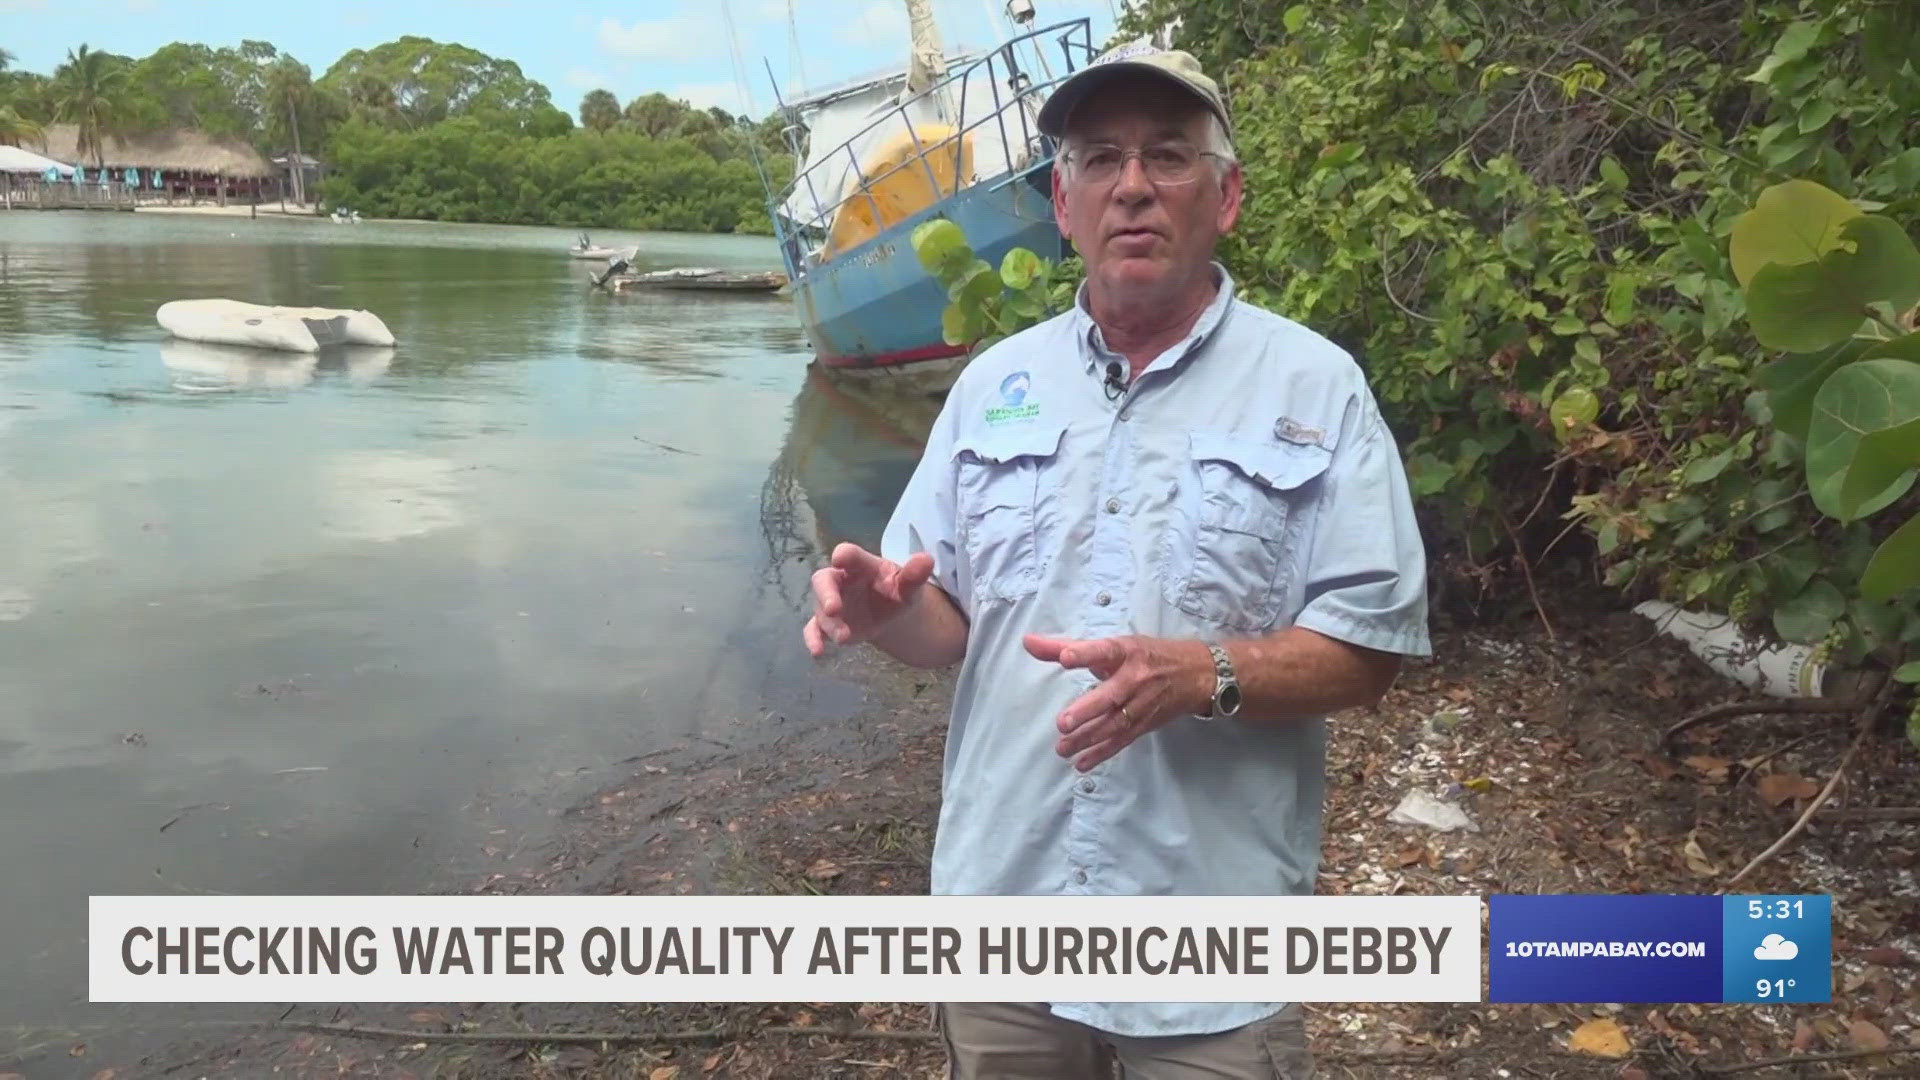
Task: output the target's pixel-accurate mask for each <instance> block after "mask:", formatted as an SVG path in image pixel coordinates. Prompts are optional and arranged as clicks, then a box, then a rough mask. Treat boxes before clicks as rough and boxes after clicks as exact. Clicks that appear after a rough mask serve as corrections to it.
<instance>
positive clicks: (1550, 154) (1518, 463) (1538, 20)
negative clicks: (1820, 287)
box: [1123, 0, 1920, 664]
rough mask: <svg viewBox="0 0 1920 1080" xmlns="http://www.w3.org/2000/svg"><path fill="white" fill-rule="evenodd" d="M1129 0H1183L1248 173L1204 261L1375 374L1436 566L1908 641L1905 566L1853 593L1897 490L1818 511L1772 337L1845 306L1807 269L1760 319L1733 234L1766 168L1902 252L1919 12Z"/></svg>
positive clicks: (1787, 628) (1793, 390)
mask: <svg viewBox="0 0 1920 1080" xmlns="http://www.w3.org/2000/svg"><path fill="white" fill-rule="evenodd" d="M1135 12H1136V14H1135V16H1133V17H1132V18H1131V19H1130V21H1129V24H1128V25H1127V26H1126V27H1123V32H1124V33H1133V32H1141V31H1145V30H1148V29H1150V28H1152V27H1156V26H1163V25H1167V24H1168V23H1169V22H1170V21H1171V20H1172V19H1173V18H1174V17H1175V16H1177V17H1178V19H1179V23H1178V26H1177V28H1176V29H1175V30H1174V32H1173V34H1172V39H1173V44H1175V45H1177V46H1179V47H1183V48H1187V49H1189V50H1191V51H1194V52H1195V53H1196V54H1197V55H1199V57H1200V59H1201V61H1202V63H1203V64H1204V65H1206V66H1207V67H1208V68H1209V69H1211V70H1213V71H1216V72H1219V73H1220V74H1221V76H1222V78H1223V81H1224V82H1225V84H1226V87H1227V91H1228V94H1229V96H1230V98H1231V100H1232V102H1233V104H1234V107H1235V110H1236V118H1235V132H1236V136H1237V139H1238V149H1239V151H1240V157H1241V159H1242V161H1243V162H1244V168H1245V171H1246V176H1247V188H1248V192H1249V197H1248V204H1247V207H1246V210H1245V212H1244V214H1243V216H1242V219H1241V224H1240V226H1239V228H1238V229H1237V230H1236V233H1235V235H1234V236H1233V237H1231V238H1230V240H1229V242H1228V243H1227V245H1226V246H1225V248H1224V250H1223V257H1224V258H1225V260H1226V261H1227V263H1228V265H1229V268H1230V269H1231V270H1233V272H1234V274H1235V277H1236V279H1237V280H1239V281H1240V282H1241V283H1243V285H1245V287H1246V292H1247V294H1248V296H1249V298H1250V299H1252V300H1253V301H1254V302H1256V303H1260V304H1262V305H1263V306H1266V307H1269V308H1271V309H1273V310H1276V311H1279V312H1281V313H1283V314H1285V315H1288V316H1290V317H1292V318H1295V319H1298V320H1299V321H1301V322H1303V323H1306V324H1307V325H1309V326H1312V327H1313V328H1315V329H1316V330H1319V331H1321V332H1323V333H1326V334H1328V335H1329V336H1331V337H1333V338H1334V339H1335V340H1337V341H1339V342H1340V343H1341V344H1343V345H1345V346H1347V347H1348V348H1349V349H1350V350H1351V351H1352V352H1353V353H1354V354H1355V355H1356V357H1358V358H1359V359H1360V361H1361V363H1362V364H1363V365H1364V367H1365V368H1366V371H1367V374H1368V376H1369V379H1370V381H1371V383H1372V385H1373V386H1374V388H1375V390H1376V393H1377V394H1378V395H1379V397H1380V399H1381V402H1382V408H1383V410H1385V411H1386V413H1387V415H1388V418H1389V420H1390V421H1391V422H1392V423H1393V425H1394V426H1395V428H1396V431H1397V432H1398V433H1399V434H1400V436H1401V439H1402V447H1403V450H1404V451H1405V453H1406V455H1407V457H1408V463H1409V473H1410V478H1411V481H1412V483H1413V485H1414V488H1415V491H1416V493H1417V494H1418V495H1419V496H1420V497H1421V508H1422V512H1423V516H1424V518H1425V521H1426V523H1427V530H1426V531H1427V538H1428V541H1429V547H1430V549H1431V550H1432V551H1433V552H1434V555H1435V563H1434V570H1435V574H1434V577H1435V580H1436V581H1438V582H1441V583H1443V586H1446V587H1451V588H1453V589H1455V590H1456V593H1455V594H1456V595H1457V592H1458V589H1459V587H1460V586H1463V585H1464V586H1465V587H1466V589H1467V590H1468V591H1469V594H1470V595H1472V594H1473V593H1474V592H1475V591H1478V592H1479V594H1480V595H1486V594H1488V593H1494V592H1498V591H1500V589H1501V586H1503V585H1508V584H1511V585H1518V584H1519V583H1520V582H1521V581H1523V580H1524V577H1525V575H1524V573H1523V572H1522V568H1521V565H1520V564H1521V563H1525V564H1526V565H1527V566H1529V567H1532V568H1543V569H1547V568H1551V567H1547V566H1545V564H1551V563H1555V562H1558V563H1559V564H1560V567H1561V569H1562V571H1563V573H1570V574H1587V573H1590V574H1592V575H1593V576H1595V577H1598V578H1600V579H1601V580H1604V581H1605V582H1607V583H1609V584H1611V585H1614V586H1617V587H1619V588H1621V589H1624V590H1627V591H1628V592H1630V593H1634V594H1639V595H1650V594H1658V595H1661V596H1664V597H1667V598H1670V599H1673V600H1675V601H1677V602H1680V603H1684V604H1689V605H1693V606H1697V607H1709V608H1717V609H1719V610H1726V611H1731V612H1732V613H1733V614H1734V615H1735V616H1736V617H1738V618H1740V619H1741V620H1743V621H1745V622H1749V623H1753V624H1759V625H1766V626H1770V627H1771V628H1772V629H1774V630H1776V631H1778V632H1780V633H1782V634H1784V635H1785V636H1787V637H1789V638H1793V639H1795V640H1802V641H1805V640H1809V639H1812V640H1822V641H1824V642H1825V647H1824V651H1825V652H1827V653H1830V654H1831V655H1832V657H1833V658H1834V659H1835V660H1837V661H1840V662H1842V663H1855V662H1860V661H1863V660H1865V659H1867V658H1868V657H1869V656H1870V655H1871V656H1873V657H1874V658H1875V660H1876V662H1894V663H1896V664H1897V663H1900V662H1901V661H1900V659H1899V658H1900V657H1901V656H1902V655H1904V654H1905V652H1906V651H1907V650H1909V649H1911V648H1912V646H1914V645H1915V644H1916V642H1920V624H1916V620H1915V618H1914V602H1915V596H1914V593H1913V590H1912V589H1911V588H1909V589H1907V590H1906V591H1903V592H1899V593H1897V594H1896V595H1894V596H1892V598H1890V599H1886V600H1877V599H1873V598H1870V597H1869V596H1868V595H1866V594H1865V593H1863V592H1860V591H1859V590H1858V589H1856V588H1855V587H1854V585H1856V584H1857V583H1858V582H1860V580H1861V578H1862V576H1863V574H1865V573H1866V571H1867V568H1868V566H1869V565H1870V564H1872V563H1873V561H1874V554H1875V552H1876V550H1880V549H1882V547H1883V545H1884V543H1885V542H1886V541H1887V536H1886V535H1885V533H1886V529H1887V525H1886V521H1887V520H1902V519H1904V517H1905V516H1906V512H1908V511H1910V510H1911V509H1912V508H1913V506H1914V505H1916V504H1915V495H1914V494H1913V493H1911V492H1907V493H1905V494H1901V492H1900V491H1895V490H1893V489H1891V488H1881V489H1879V490H1880V496H1879V497H1880V498H1885V499H1891V500H1893V503H1892V504H1891V505H1892V509H1889V510H1887V512H1886V514H1885V515H1882V516H1860V515H1859V514H1858V513H1856V514H1855V515H1854V516H1834V515H1831V514H1828V513H1826V512H1824V508H1825V507H1826V506H1828V505H1831V499H1830V497H1829V496H1830V494H1832V493H1829V492H1828V491H1827V490H1826V489H1825V488H1824V487H1822V486H1821V484H1822V482H1821V481H1819V480H1818V479H1816V483H1815V485H1814V486H1813V487H1812V488H1810V487H1809V485H1808V483H1807V474H1806V466H1807V464H1808V458H1807V450H1806V447H1805V446H1803V445H1802V443H1801V442H1800V441H1799V439H1798V437H1797V436H1796V435H1795V434H1794V431H1795V425H1794V423H1793V420H1792V416H1793V414H1795V413H1796V412H1804V413H1805V414H1807V415H1808V416H1810V415H1811V412H1812V409H1813V407H1814V406H1813V402H1814V397H1815V390H1816V389H1824V385H1823V384H1824V377H1825V376H1826V375H1830V374H1832V371H1833V366H1832V365H1833V362H1832V360H1831V359H1829V360H1826V361H1818V362H1816V361H1809V360H1806V359H1803V358H1802V357H1801V356H1800V354H1793V355H1790V356H1789V357H1787V358H1785V359H1784V360H1776V359H1775V356H1774V353H1773V352H1772V351H1771V348H1770V346H1769V343H1773V344H1775V345H1780V346H1784V347H1788V348H1797V347H1800V345H1801V344H1802V343H1804V342H1806V341H1810V340H1812V339H1814V338H1815V337H1818V336H1820V335H1822V334H1824V333H1826V332H1828V331H1831V330H1834V329H1835V328H1838V327H1839V325H1840V323H1841V322H1842V313H1841V312H1839V311H1838V310H1837V309H1834V308H1831V307H1828V306H1825V305H1827V304H1830V303H1831V302H1832V301H1831V298H1830V297H1826V296H1824V294H1813V295H1808V296H1803V297H1799V301H1800V302H1801V304H1802V306H1801V307H1799V308H1790V309H1789V308H1782V309H1781V311H1780V312H1776V311H1774V310H1773V308H1772V307H1771V302H1770V301H1764V300H1763V301H1761V302H1760V303H1759V304H1758V308H1767V309H1768V311H1767V313H1764V314H1758V318H1757V320H1756V321H1754V322H1751V323H1750V322H1749V320H1748V318H1747V316H1748V312H1749V304H1750V292H1751V288H1750V287H1743V286H1748V285H1749V283H1748V282H1747V281H1746V275H1744V274H1743V273H1741V272H1739V271H1740V269H1741V268H1740V266H1739V265H1737V263H1740V262H1744V260H1745V256H1744V255H1741V254H1738V253H1736V254H1734V255H1733V256H1731V257H1730V255H1729V246H1730V243H1729V242H1730V240H1731V238H1732V236H1733V234H1734V231H1735V223H1736V221H1737V220H1739V219H1740V216H1741V215H1742V214H1744V213H1746V212H1747V211H1748V210H1749V208H1750V207H1752V206H1753V205H1754V201H1755V198H1756V196H1757V195H1758V194H1759V193H1760V192H1761V191H1762V189H1765V188H1767V187H1769V186H1770V185H1776V184H1780V183H1782V182H1785V181H1789V180H1795V179H1805V178H1813V179H1817V180H1818V181H1820V182H1821V183H1823V184H1824V185H1826V186H1827V187H1829V188H1832V189H1833V190H1835V191H1837V192H1839V193H1841V194H1842V195H1844V196H1846V197H1847V198H1849V199H1853V200H1859V201H1860V208H1863V209H1867V210H1872V211H1875V212H1876V213H1877V214H1879V215H1883V216H1884V217H1885V218H1886V219H1889V220H1888V223H1887V224H1877V223H1867V224H1857V225H1853V226H1850V227H1851V228H1852V229H1854V230H1856V231H1858V232H1859V235H1857V236H1856V235H1851V234H1850V235H1849V236H1848V237H1846V238H1844V239H1846V240H1847V242H1848V243H1850V244H1855V245H1859V244H1862V243H1864V244H1865V245H1866V246H1867V247H1868V248H1869V251H1868V253H1867V256H1862V258H1863V259H1865V261H1868V262H1872V261H1873V259H1872V258H1871V257H1870V256H1873V254H1874V252H1879V251H1884V250H1891V249H1892V248H1893V247H1894V246H1897V245H1894V239H1895V238H1894V233H1895V232H1901V230H1900V228H1899V226H1896V225H1893V224H1892V222H1896V221H1910V220H1913V219H1915V218H1916V217H1920V213H1916V211H1920V198H1917V197H1916V192H1915V188H1916V184H1917V183H1920V124H1917V123H1916V120H1915V117H1916V116H1920V70H1917V69H1916V67H1915V61H1914V60H1913V57H1914V56H1915V55H1916V52H1917V50H1916V48H1915V41H1916V34H1917V32H1920V5H1913V4H1905V3H1901V4H1890V3H1882V2H1879V0H1622V2H1619V3H1612V4H1607V5H1600V6H1596V5H1592V4H1589V3H1584V2H1577V0H1479V2H1475V3H1464V2H1463V3H1458V4H1454V3H1447V2H1445V0H1442V2H1439V3H1433V4H1420V5H1407V4H1403V3H1397V2H1392V0H1356V2H1355V3H1352V4H1345V5H1319V4H1289V3H1282V2H1274V3H1263V2H1260V0H1253V2H1251V3H1248V2H1244V0H1180V2H1178V3H1175V2H1174V0H1147V2H1146V3H1145V4H1144V5H1142V6H1141V7H1139V8H1137V9H1135ZM1868 216H1871V215H1868ZM1901 237H1902V238H1903V239H1904V232H1901ZM1848 272H1849V271H1848V269H1847V268H1846V267H1844V266H1840V267H1836V268H1835V273H1837V274H1840V275H1843V276H1844V275H1845V274H1846V273H1848ZM1792 285H1793V282H1792V281H1791V280H1789V279H1782V280H1767V281H1763V282H1762V283H1761V285H1760V288H1761V293H1762V295H1763V296H1766V295H1770V294H1769V292H1768V290H1769V289H1782V288H1783V289H1785V291H1786V292H1788V293H1792V288H1791V286H1792ZM1781 299H1782V301H1783V302H1784V301H1787V300H1789V299H1792V297H1790V296H1783V297H1781ZM1888 315H1889V317H1891V313H1890V312H1889V313H1888ZM1776 316H1778V317H1777V318H1776ZM1844 317H1845V321H1846V322H1848V324H1849V326H1848V328H1847V331H1848V332H1851V329H1852V327H1853V326H1854V325H1857V324H1858V323H1859V322H1860V321H1861V320H1860V317H1859V313H1857V312H1847V313H1845V316H1844ZM1770 319H1772V320H1774V321H1771V322H1770V321H1769V320H1770ZM1846 348H1847V349H1849V350H1860V352H1858V353H1855V352H1850V353H1849V355H1850V356H1852V358H1853V359H1855V360H1859V359H1861V358H1862V357H1861V355H1860V353H1863V352H1864V349H1863V347H1862V346H1860V345H1857V344H1853V345H1848V346H1847V347H1846ZM1823 365H1825V366H1823ZM1871 370H1880V369H1874V368H1863V369H1862V371H1863V372H1865V371H1871ZM1816 375H1819V376H1820V378H1818V379H1816V378H1815V376H1816ZM1863 377H1864V376H1863V375H1852V376H1849V379H1858V378H1863ZM1809 382H1810V383H1811V384H1810V385H1806V384H1808V383H1809ZM1846 385H1847V383H1845V382H1843V383H1841V384H1840V386H1842V387H1845V386H1846ZM1838 392H1839V391H1838V390H1835V391H1832V393H1838ZM1776 414H1779V415H1780V416H1783V417H1785V420H1784V421H1783V422H1780V423H1776ZM1816 475H1818V474H1816ZM1849 475H1852V474H1849ZM1826 483H1829V484H1830V483H1831V481H1826ZM1853 483H1854V484H1855V486H1856V488H1858V487H1859V486H1860V485H1864V484H1866V483H1868V481H1867V480H1865V479H1856V480H1854V481H1853ZM1896 486H1897V485H1896ZM1843 488H1844V484H1843ZM1904 490H1905V489H1904V488H1903V489H1901V491H1904ZM1839 494H1844V490H1843V491H1841V492H1839ZM1857 509H1858V508H1857V507H1856V510H1857ZM1564 556H1578V558H1575V559H1571V560H1562V559H1561V557H1564ZM1562 580H1566V578H1562Z"/></svg>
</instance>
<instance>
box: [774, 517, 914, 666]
mask: <svg viewBox="0 0 1920 1080" xmlns="http://www.w3.org/2000/svg"><path fill="white" fill-rule="evenodd" d="M932 576H933V556H931V555H929V554H927V553H926V552H924V551H923V552H920V553H919V554H917V555H914V556H912V557H910V558H909V559H907V561H906V562H905V563H895V562H891V561H889V560H887V559H883V558H881V557H880V556H878V555H875V554H874V553H872V552H871V551H868V550H866V549H865V548H862V547H861V546H860V545H858V544H841V545H840V546H839V547H836V548H834V549H833V558H832V560H831V564H830V565H828V566H824V567H821V568H820V569H819V570H816V571H814V574H813V617H812V618H810V619H808V620H807V625H806V627H805V628H804V629H803V630H802V631H801V637H803V638H804V639H806V643H807V652H808V653H810V654H812V655H813V656H815V657H820V656H824V655H826V652H827V643H828V642H832V643H834V644H836V645H850V644H853V643H854V642H859V641H867V640H870V639H871V638H872V637H873V635H874V634H876V633H878V632H879V631H880V629H881V628H882V627H885V626H886V625H887V624H888V623H890V622H892V621H893V620H894V619H895V618H897V617H898V616H899V615H900V614H901V613H902V612H904V611H906V610H907V609H908V608H910V607H912V606H913V604H914V601H915V600H916V599H918V597H919V595H920V592H921V590H922V587H923V586H925V585H926V583H927V579H928V578H931V577H932Z"/></svg>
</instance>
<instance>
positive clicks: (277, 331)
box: [155, 300, 394, 352]
mask: <svg viewBox="0 0 1920 1080" xmlns="http://www.w3.org/2000/svg"><path fill="white" fill-rule="evenodd" d="M155 318H157V319H158V320H159V323H160V325H161V326H162V327H163V328H165V329H166V331H167V332H168V333H170V334H172V335H173V336H174V337H177V338H184V339H186V340H187V341H204V342H206V343H208V344H211V345H246V346H251V347H253V348H258V349H284V350H287V351H290V352H318V351H319V350H320V349H321V347H322V346H327V345H392V344H393V343H394V340H393V332H392V331H390V330H388V329H387V324H386V323H384V322H381V321H380V317H379V316H378V315H375V314H374V313H373V312H371V311H362V310H357V309H352V310H350V309H343V308H314V307H267V306H264V305H261V304H248V303H242V302H241V301H238V300H175V301H173V302H171V303H167V304H162V305H160V310H159V311H158V312H156V313H155Z"/></svg>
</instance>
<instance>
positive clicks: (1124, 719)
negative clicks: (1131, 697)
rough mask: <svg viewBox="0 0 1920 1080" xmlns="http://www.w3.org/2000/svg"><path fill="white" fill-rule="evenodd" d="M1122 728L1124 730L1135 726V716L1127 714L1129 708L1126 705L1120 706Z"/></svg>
mask: <svg viewBox="0 0 1920 1080" xmlns="http://www.w3.org/2000/svg"><path fill="white" fill-rule="evenodd" d="M1120 726H1121V727H1123V728H1130V727H1132V726H1133V714H1132V713H1129V712H1127V707H1126V706H1125V705H1122V706H1120Z"/></svg>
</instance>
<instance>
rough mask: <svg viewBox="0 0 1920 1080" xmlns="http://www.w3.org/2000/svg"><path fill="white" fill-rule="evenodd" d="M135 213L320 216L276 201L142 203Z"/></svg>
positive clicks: (296, 204) (308, 207)
mask: <svg viewBox="0 0 1920 1080" xmlns="http://www.w3.org/2000/svg"><path fill="white" fill-rule="evenodd" d="M135 212H136V213H141V214H202V215H206V216H209V217H243V218H250V217H266V216H268V215H272V216H273V217H318V216H320V214H319V211H317V210H316V209H315V208H313V207H312V206H302V205H300V204H299V203H287V204H285V208H284V209H283V208H282V205H281V203H280V201H279V200H278V199H276V200H274V201H273V202H270V203H261V204H259V205H258V206H255V205H253V204H252V203H228V204H227V205H225V206H220V205H218V204H217V203H201V204H198V205H181V206H167V205H165V204H158V205H156V204H149V203H143V204H141V205H140V206H138V207H136V208H135Z"/></svg>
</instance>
